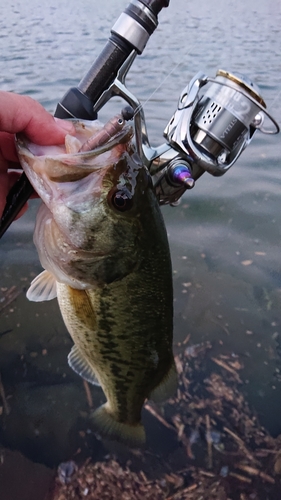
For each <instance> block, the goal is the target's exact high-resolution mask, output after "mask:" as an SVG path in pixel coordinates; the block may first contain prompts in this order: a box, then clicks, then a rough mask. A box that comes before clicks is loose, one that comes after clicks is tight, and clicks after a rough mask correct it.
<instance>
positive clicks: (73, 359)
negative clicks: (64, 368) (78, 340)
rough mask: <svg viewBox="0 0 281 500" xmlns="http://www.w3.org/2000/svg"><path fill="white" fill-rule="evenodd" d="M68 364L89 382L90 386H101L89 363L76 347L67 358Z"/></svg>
mask: <svg viewBox="0 0 281 500" xmlns="http://www.w3.org/2000/svg"><path fill="white" fill-rule="evenodd" d="M67 360H68V364H69V366H70V368H72V370H74V371H75V373H77V374H78V375H80V377H82V378H84V379H85V380H87V382H89V383H90V384H93V385H98V386H100V383H99V381H98V379H97V376H96V374H95V372H94V370H93V368H92V366H91V365H90V363H89V362H88V360H87V359H86V358H85V357H84V356H83V354H81V352H80V351H79V349H78V347H76V345H74V346H73V347H72V349H71V351H70V353H69V355H68V357H67Z"/></svg>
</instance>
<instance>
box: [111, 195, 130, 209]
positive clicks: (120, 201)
mask: <svg viewBox="0 0 281 500" xmlns="http://www.w3.org/2000/svg"><path fill="white" fill-rule="evenodd" d="M111 203H112V205H113V206H114V208H116V210H118V211H119V212H126V211H127V210H130V208H132V206H133V200H132V198H131V197H129V196H128V194H127V193H126V192H125V191H121V190H118V191H114V192H113V193H111Z"/></svg>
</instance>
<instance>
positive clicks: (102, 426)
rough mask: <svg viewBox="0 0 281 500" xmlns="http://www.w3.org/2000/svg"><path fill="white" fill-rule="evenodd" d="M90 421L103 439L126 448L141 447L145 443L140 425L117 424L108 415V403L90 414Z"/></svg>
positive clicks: (142, 427) (143, 431) (143, 432)
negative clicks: (121, 444)
mask: <svg viewBox="0 0 281 500" xmlns="http://www.w3.org/2000/svg"><path fill="white" fill-rule="evenodd" d="M91 421H92V422H93V424H94V426H95V427H96V429H97V431H99V432H100V433H101V435H102V436H104V437H107V438H109V439H112V440H116V441H119V442H121V443H124V444H126V445H128V446H142V445H144V443H145V430H144V426H143V425H142V424H141V423H138V424H135V425H132V424H125V423H123V422H118V421H117V420H116V419H115V418H114V417H113V415H112V414H111V413H110V411H109V405H108V403H105V404H104V405H102V406H100V407H99V408H98V409H97V410H95V411H94V412H93V413H92V415H91Z"/></svg>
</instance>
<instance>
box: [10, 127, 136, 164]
mask: <svg viewBox="0 0 281 500" xmlns="http://www.w3.org/2000/svg"><path fill="white" fill-rule="evenodd" d="M72 121H73V123H74V124H75V123H76V124H77V123H78V121H77V120H72ZM133 135H134V133H133V127H132V126H131V125H127V126H125V127H124V128H123V129H122V130H121V131H119V132H117V133H116V134H115V135H114V136H112V137H111V138H110V139H109V140H108V141H107V142H106V143H105V144H103V145H102V146H99V147H97V148H95V149H92V150H90V151H85V152H84V151H77V152H75V153H67V151H66V147H65V144H61V145H58V146H40V145H37V144H34V143H32V142H30V141H29V140H28V139H27V138H26V136H25V135H24V134H23V133H19V134H16V138H15V142H16V148H17V151H18V152H19V153H20V154H25V155H27V156H29V157H30V158H34V157H35V156H37V157H40V158H42V160H43V159H46V158H54V157H55V158H56V159H57V160H58V161H66V162H67V161H68V160H70V159H72V161H71V163H72V162H74V161H75V159H78V158H79V159H81V158H82V159H83V160H84V161H87V159H91V158H93V157H95V156H99V155H101V154H103V153H105V152H106V151H110V150H111V149H112V148H114V147H115V146H117V145H118V144H124V143H126V142H128V141H129V140H130V139H131V138H132V137H133ZM80 140H81V139H80ZM86 140H87V137H86V138H85V137H84V141H85V142H86ZM82 144H83V142H82Z"/></svg>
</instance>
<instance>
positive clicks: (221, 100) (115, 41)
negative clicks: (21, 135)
mask: <svg viewBox="0 0 281 500" xmlns="http://www.w3.org/2000/svg"><path fill="white" fill-rule="evenodd" d="M168 5H169V0H132V1H131V3H130V4H129V5H128V7H127V8H126V9H125V10H124V11H123V12H122V13H121V15H120V16H119V18H118V19H117V21H116V23H115V24H114V25H113V27H112V29H111V34H110V37H109V39H108V41H107V43H106V45H105V47H104V49H103V51H102V52H101V54H100V55H99V57H98V58H97V59H96V61H95V62H94V63H93V65H92V67H91V68H90V70H89V71H88V73H87V74H86V75H85V76H84V78H83V79H82V80H81V81H80V83H79V84H78V86H77V87H75V88H71V89H69V91H68V92H67V93H66V94H65V95H64V97H63V99H62V100H61V102H59V104H58V105H57V108H56V111H55V116H56V117H59V118H63V119H66V118H81V119H84V120H85V119H86V120H94V119H96V118H97V113H98V111H99V110H100V109H101V108H102V107H103V106H104V105H105V104H106V103H107V102H108V101H109V100H110V99H111V98H112V97H114V96H119V97H121V98H123V99H124V100H125V101H126V102H127V103H128V104H129V105H130V106H131V107H132V110H133V117H134V128H135V141H136V149H137V152H138V154H139V156H140V157H141V160H142V162H143V163H144V164H145V165H146V166H147V168H148V170H149V172H150V174H151V177H152V181H153V185H154V191H155V194H156V196H157V199H158V202H159V204H161V205H163V204H170V205H176V204H177V203H178V201H179V199H180V197H181V196H182V195H183V193H184V192H185V191H186V190H187V189H191V188H193V187H194V185H195V182H196V181H197V179H199V178H200V177H201V176H202V174H203V173H204V172H209V173H210V174H212V175H214V176H221V175H223V174H225V173H226V172H227V171H228V170H229V168H230V167H231V166H232V165H233V164H234V163H235V162H236V161H237V159H238V158H239V156H240V155H241V153H242V152H243V151H244V149H245V148H246V147H247V146H248V145H249V144H250V142H251V140H252V139H253V136H254V134H255V132H256V131H257V130H259V131H260V132H262V133H265V134H277V133H278V132H279V125H278V123H277V122H276V121H275V119H274V118H273V117H272V116H271V115H270V114H269V113H268V111H267V109H266V104H265V102H264V100H263V98H262V97H261V95H260V91H259V88H258V87H257V85H255V84H254V83H253V82H252V81H251V80H249V78H247V77H246V76H244V75H240V74H233V73H230V72H228V71H225V70H218V72H217V74H216V76H215V77H209V76H207V75H205V74H204V73H203V72H199V73H197V75H195V76H194V78H192V80H191V81H190V83H189V84H188V85H187V86H186V87H185V88H184V89H183V91H182V92H181V94H180V97H179V101H178V105H177V109H176V111H175V113H174V114H173V116H172V117H171V119H170V120H169V122H168V124H167V126H166V128H165V130H164V134H163V135H164V138H165V139H166V142H165V143H164V144H161V145H159V146H157V147H152V146H151V145H150V142H149V139H148V134H147V128H146V122H145V115H144V110H143V107H142V106H141V104H140V102H139V100H138V99H137V98H136V97H135V96H134V95H133V94H132V93H131V92H130V91H129V90H128V89H127V87H126V85H125V79H126V75H127V73H128V71H129V69H130V67H131V65H132V63H133V62H134V60H135V58H136V56H137V55H138V54H141V53H142V52H143V50H144V48H145V46H146V43H147V41H148V40H149V38H150V36H151V35H152V33H153V32H154V30H155V29H156V27H157V26H158V14H159V13H160V11H161V10H162V8H164V7H168ZM269 124H270V126H269ZM32 192H33V188H32V187H31V185H30V183H29V181H28V179H27V177H26V176H25V174H22V175H21V177H20V179H19V181H18V182H17V183H16V184H15V185H14V187H13V188H12V190H11V191H10V193H9V195H8V197H7V203H6V207H5V209H4V213H3V216H2V219H1V222H0V238H1V237H2V236H3V234H4V233H5V232H6V230H7V229H8V227H9V225H10V224H11V223H12V221H13V220H14V218H15V217H16V215H17V214H18V213H19V211H20V210H21V208H22V207H23V205H24V204H25V203H26V201H27V200H28V199H29V197H30V196H31V194H32Z"/></svg>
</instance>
